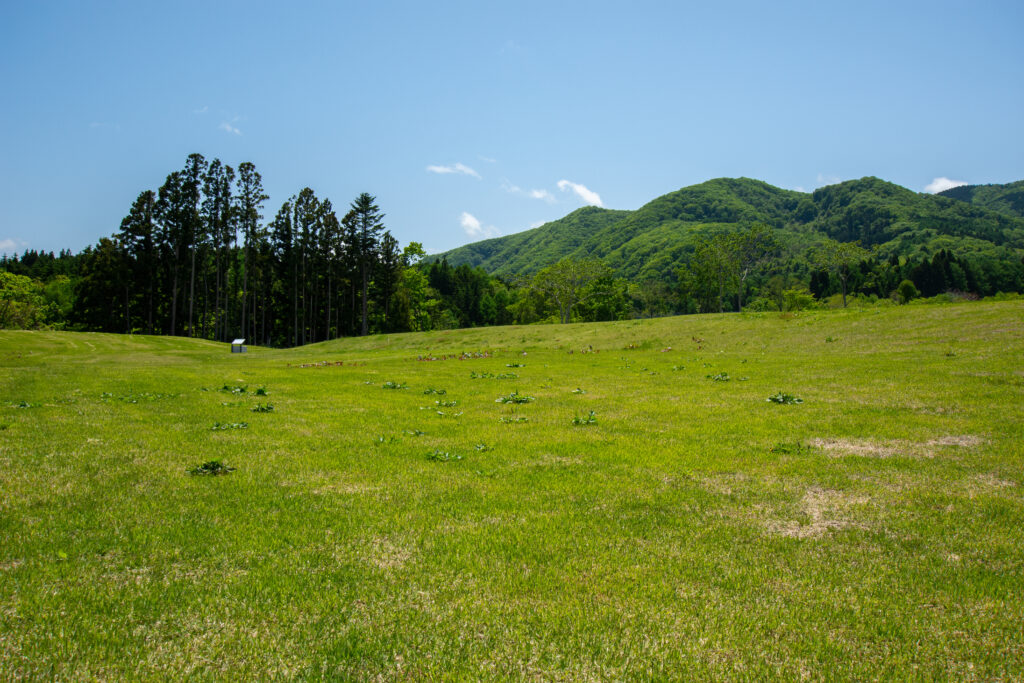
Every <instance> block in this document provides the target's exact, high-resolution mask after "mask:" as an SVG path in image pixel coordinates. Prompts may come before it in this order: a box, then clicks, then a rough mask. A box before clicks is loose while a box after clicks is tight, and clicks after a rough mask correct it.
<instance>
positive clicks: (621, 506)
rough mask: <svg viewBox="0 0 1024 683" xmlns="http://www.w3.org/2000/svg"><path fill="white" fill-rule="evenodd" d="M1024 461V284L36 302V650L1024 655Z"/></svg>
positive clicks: (493, 658) (820, 658) (711, 662)
mask: <svg viewBox="0 0 1024 683" xmlns="http://www.w3.org/2000/svg"><path fill="white" fill-rule="evenodd" d="M770 398H775V399H776V400H774V401H773V400H769V399H770ZM211 463H217V464H211ZM204 464H205V465H206V467H205V468H204ZM1022 465H1024V304H1022V303H1021V302H1001V303H999V302H996V303H989V302H985V303H971V304H959V305H946V306H905V307H892V308H881V309H871V308H866V309H857V310H853V309H851V310H838V311H816V312H808V313H801V314H798V315H787V316H780V315H779V314H777V313H776V314H725V315H708V316H686V317H677V318H661V319H653V320H637V321H625V322H617V323H598V324H573V325H548V326H529V327H496V328H478V329H467V330H454V331H444V332H430V333H416V334H399V335H390V336H373V337H364V338H353V339H345V340H341V341H335V342H328V343H324V344H317V345H312V346H306V347H302V348H296V349H289V350H271V349H263V348H254V347H250V350H249V352H248V353H246V354H230V353H229V352H228V347H227V346H226V345H223V344H216V343H212V342H207V341H197V340H188V339H181V338H167V337H146V336H118V335H105V334H87V333H69V332H20V331H4V332H0V678H3V679H22V678H24V679H62V680H83V679H85V680H91V679H99V680H118V679H175V680H177V679H183V678H189V679H194V680H205V679H209V680H213V679H219V680H244V679H271V678H299V679H323V678H326V679H335V680H460V681H461V680H465V681H470V680H496V679H497V680H524V679H529V680H541V681H559V680H564V681H591V680H651V679H671V680H695V679H696V680H701V679H707V680H723V679H724V680H761V679H772V678H776V679H786V680H792V679H812V680H820V679H829V680H832V679H853V680H868V679H915V680H934V679H939V680H1020V679H1022V678H1024V635H1022V626H1021V625H1022V624H1024V491H1022V486H1024V473H1022ZM218 472H221V473H220V474H218Z"/></svg>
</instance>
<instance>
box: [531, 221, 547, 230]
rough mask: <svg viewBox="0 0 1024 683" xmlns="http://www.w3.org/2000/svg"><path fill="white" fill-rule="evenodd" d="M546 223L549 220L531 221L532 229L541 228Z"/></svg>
mask: <svg viewBox="0 0 1024 683" xmlns="http://www.w3.org/2000/svg"><path fill="white" fill-rule="evenodd" d="M545 223H547V221H534V222H533V223H530V229H531V230H532V229H533V228H539V227H540V226H542V225H544V224H545Z"/></svg>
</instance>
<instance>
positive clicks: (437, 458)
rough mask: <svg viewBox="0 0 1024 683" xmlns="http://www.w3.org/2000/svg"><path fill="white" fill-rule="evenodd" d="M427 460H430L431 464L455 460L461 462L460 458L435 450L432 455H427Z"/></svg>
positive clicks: (459, 456) (453, 454)
mask: <svg viewBox="0 0 1024 683" xmlns="http://www.w3.org/2000/svg"><path fill="white" fill-rule="evenodd" d="M427 460H430V461H431V462H454V461H456V460H462V456H461V455H456V454H455V453H449V452H448V451H442V450H440V449H436V450H434V452H433V453H427Z"/></svg>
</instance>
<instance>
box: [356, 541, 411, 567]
mask: <svg viewBox="0 0 1024 683" xmlns="http://www.w3.org/2000/svg"><path fill="white" fill-rule="evenodd" d="M361 554H362V558H363V560H365V561H366V562H368V563H369V564H371V565H373V566H374V567H376V568H377V569H401V568H402V567H404V566H405V565H406V564H407V563H408V562H409V560H411V559H412V552H411V551H410V550H409V549H408V548H403V547H401V546H400V545H397V544H396V543H394V542H392V541H391V540H390V539H387V538H375V539H373V540H372V541H371V542H370V543H369V545H368V546H367V547H366V548H365V549H364V551H363V552H362V553H361Z"/></svg>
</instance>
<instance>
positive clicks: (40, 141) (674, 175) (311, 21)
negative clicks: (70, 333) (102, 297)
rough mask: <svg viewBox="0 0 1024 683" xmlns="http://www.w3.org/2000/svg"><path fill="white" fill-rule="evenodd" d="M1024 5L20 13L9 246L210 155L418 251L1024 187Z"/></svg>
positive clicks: (84, 230)
mask: <svg viewBox="0 0 1024 683" xmlns="http://www.w3.org/2000/svg"><path fill="white" fill-rule="evenodd" d="M1022 29H1024V3H1020V2H1019V0H1017V1H1015V2H978V3H968V2H938V1H932V2H927V3H924V2H920V3H919V2H898V1H894V0H890V1H889V2H877V3H876V2H859V3H826V2H780V3H763V2H716V3H687V2H643V1H634V2H630V3H621V2H617V3H604V2H554V3H552V2H516V3H500V4H499V3H487V2H434V3H424V2H386V1H385V2H374V3H333V2H324V3H298V2H297V3H280V2H278V3H259V2H216V1H214V0H210V1H209V2H207V3H191V2H176V3H149V2H145V3H139V2H93V3H81V2H27V3H15V2H7V3H4V4H3V6H2V7H0V84H2V86H3V88H2V92H3V106H2V107H0V252H6V253H11V252H14V251H19V252H20V251H21V250H23V249H25V248H34V249H45V250H58V249H61V248H71V249H72V250H74V251H78V250H80V249H82V248H84V247H85V246H87V245H89V244H94V243H95V242H96V241H97V240H98V239H99V238H100V237H103V236H108V235H110V234H112V233H114V232H115V231H116V230H117V228H118V226H119V224H120V221H121V218H122V217H123V216H124V215H125V214H126V213H127V212H128V209H129V207H130V205H131V203H132V201H133V200H134V199H135V197H136V196H137V195H138V193H139V192H141V191H142V190H145V189H156V188H157V187H159V185H160V184H161V183H162V182H163V179H164V177H165V176H166V175H167V174H168V173H170V172H171V171H174V170H177V169H179V168H181V166H182V165H183V163H184V160H185V157H186V156H187V155H188V154H189V153H191V152H200V153H202V154H203V155H205V156H206V157H207V158H213V157H219V158H220V159H222V160H223V161H224V162H225V163H228V164H231V165H233V166H237V165H238V163H240V162H242V161H252V162H254V163H255V164H256V167H257V169H258V170H259V171H260V172H261V173H262V175H263V179H264V185H265V188H266V190H267V192H268V194H269V195H270V197H271V199H270V201H269V202H268V203H267V206H266V209H265V215H266V217H267V218H268V219H269V218H270V217H272V215H273V214H274V213H275V211H276V210H277V208H278V207H279V206H280V205H281V203H282V202H283V201H285V200H286V199H287V198H288V197H289V196H290V195H292V194H295V193H297V192H298V191H299V190H301V189H302V188H303V187H305V186H309V187H311V188H313V189H314V190H315V191H316V193H317V195H318V196H320V197H329V198H330V199H331V201H332V202H333V203H334V205H335V206H336V207H345V206H347V205H348V203H349V202H351V200H352V199H353V198H354V197H355V196H356V195H357V194H358V193H360V192H364V191H366V192H370V193H371V194H373V195H375V196H376V197H377V199H378V203H379V204H380V206H381V208H382V210H383V211H384V212H385V213H386V214H387V217H386V219H385V224H386V226H387V227H388V228H389V229H390V230H391V231H392V233H393V234H394V235H395V236H396V237H397V238H398V239H399V241H400V242H402V244H406V243H408V242H409V241H412V240H415V241H419V242H422V243H423V244H424V245H425V246H426V247H427V248H428V250H430V251H439V250H444V249H449V248H452V247H455V246H458V245H460V244H464V243H466V242H470V241H475V240H476V239H481V238H483V237H486V236H491V235H497V234H509V233H512V232H518V231H520V230H524V229H527V228H530V227H532V226H535V225H538V224H540V223H542V222H544V221H547V220H552V219H555V218H559V217H561V216H563V215H565V214H566V213H568V212H570V211H572V210H574V209H576V208H578V207H580V206H583V205H584V204H587V203H600V204H601V205H603V206H606V207H609V208H623V209H634V208H637V207H639V206H641V205H643V204H644V203H646V202H647V201H650V200H651V199H653V198H655V197H657V196H659V195H661V194H664V193H666V192H670V191H672V190H675V189H678V188H680V187H684V186H687V185H692V184H694V183H699V182H703V181H704V180H707V179H710V178H716V177H722V176H730V177H737V176H746V177H752V178H758V179H761V180H765V181H767V182H769V183H772V184H774V185H778V186H780V187H786V188H792V189H803V190H806V191H810V190H812V189H814V188H815V187H819V186H821V185H825V184H829V183H832V182H836V181H838V180H845V179H850V178H859V177H862V176H866V175H875V176H879V177H881V178H884V179H886V180H891V181H893V182H896V183H899V184H901V185H904V186H906V187H909V188H911V189H914V190H917V191H924V190H925V189H926V188H927V187H929V186H930V185H931V184H932V183H933V182H934V181H935V180H936V179H939V178H947V179H951V180H954V181H960V182H969V183H972V184H973V183H992V182H998V183H1002V182H1010V181H1014V180H1019V179H1022V178H1024V132H1022V131H1024V129H1022V127H1021V121H1022V120H1024V119H1022V117H1024V40H1022V39H1021V32H1022Z"/></svg>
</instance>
